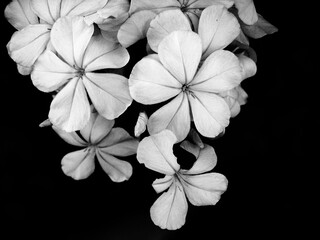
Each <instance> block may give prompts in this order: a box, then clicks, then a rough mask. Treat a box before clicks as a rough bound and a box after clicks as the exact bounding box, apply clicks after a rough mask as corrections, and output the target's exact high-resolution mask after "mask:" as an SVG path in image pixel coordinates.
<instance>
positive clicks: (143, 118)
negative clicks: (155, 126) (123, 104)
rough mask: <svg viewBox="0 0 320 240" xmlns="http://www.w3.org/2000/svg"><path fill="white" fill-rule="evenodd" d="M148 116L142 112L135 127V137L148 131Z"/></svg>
mask: <svg viewBox="0 0 320 240" xmlns="http://www.w3.org/2000/svg"><path fill="white" fill-rule="evenodd" d="M148 119H149V118H148V116H147V114H146V113H145V112H140V113H139V116H138V120H137V122H136V125H135V126H134V136H135V137H139V136H140V135H141V134H142V133H144V132H145V131H146V129H147V123H148Z"/></svg>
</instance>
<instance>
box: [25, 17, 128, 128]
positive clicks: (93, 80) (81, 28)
mask: <svg viewBox="0 0 320 240" xmlns="http://www.w3.org/2000/svg"><path fill="white" fill-rule="evenodd" d="M93 32H94V26H93V25H90V26H88V25H87V24H86V23H85V21H84V19H83V18H82V17H77V16H74V17H63V18H60V19H58V20H57V21H56V23H55V24H54V26H53V27H52V30H51V36H50V38H51V43H52V46H53V48H54V51H53V50H46V51H45V52H44V53H43V54H42V55H41V56H40V57H39V58H38V60H37V62H36V63H35V64H34V69H33V72H32V74H31V79H32V82H33V84H34V85H35V86H36V87H37V88H38V89H39V90H41V91H44V92H52V91H59V92H58V94H57V95H56V96H55V98H54V99H53V101H52V103H51V106H50V112H49V119H50V121H51V122H52V124H53V125H55V126H57V127H59V128H61V129H63V130H65V131H67V132H71V131H76V130H80V129H82V128H83V127H84V126H85V125H86V124H87V122H88V121H89V118H90V104H89V99H88V97H87V94H88V96H89V98H90V101H91V102H92V104H93V106H94V108H95V109H96V110H97V111H98V113H99V114H100V115H102V116H103V117H105V118H107V119H110V120H111V119H114V118H117V117H118V116H120V115H121V114H122V113H123V112H124V111H125V110H126V109H127V108H128V106H130V104H131V102H132V98H131V97H130V94H129V89H128V80H127V79H126V78H125V77H123V76H121V75H118V74H112V73H97V72H96V71H97V70H101V69H108V68H121V67H123V66H125V65H126V64H127V62H128V61H129V54H128V52H127V50H126V49H125V48H123V47H121V46H120V45H119V44H117V43H113V42H109V41H107V40H105V39H104V38H103V37H102V36H101V35H94V36H93Z"/></svg>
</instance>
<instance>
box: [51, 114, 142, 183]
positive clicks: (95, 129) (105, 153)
mask: <svg viewBox="0 0 320 240" xmlns="http://www.w3.org/2000/svg"><path fill="white" fill-rule="evenodd" d="M113 125H114V120H107V119H105V118H103V117H101V116H100V115H99V114H98V113H96V112H95V113H92V114H91V117H90V121H89V122H88V124H87V125H86V126H85V128H83V129H82V130H80V134H81V136H82V138H81V137H80V136H79V135H78V134H77V133H76V132H70V133H68V132H65V131H63V130H61V129H60V128H57V127H56V126H53V129H54V130H55V131H56V133H57V134H58V135H59V136H60V137H61V138H62V139H63V140H64V141H66V142H67V143H69V144H71V145H74V146H78V147H85V148H84V149H81V150H78V151H75V152H71V153H69V154H67V155H65V156H64V157H63V159H62V161H61V164H62V170H63V172H64V173H65V174H66V175H67V176H70V177H72V178H74V179H76V180H79V179H85V178H87V177H89V176H90V175H91V174H92V172H93V171H94V168H95V164H94V159H95V157H96V158H97V159H98V162H99V163H100V165H101V167H102V169H103V170H104V171H105V172H106V173H107V174H108V176H109V177H110V178H111V180H112V181H114V182H122V181H125V180H128V179H129V178H130V176H131V175H132V166H131V165H130V163H128V162H126V161H122V160H119V159H118V158H116V157H126V156H129V155H133V154H135V153H136V151H137V147H138V141H137V140H135V139H134V138H133V137H131V136H130V135H129V134H128V133H127V132H126V131H125V130H124V129H122V128H112V127H113Z"/></svg>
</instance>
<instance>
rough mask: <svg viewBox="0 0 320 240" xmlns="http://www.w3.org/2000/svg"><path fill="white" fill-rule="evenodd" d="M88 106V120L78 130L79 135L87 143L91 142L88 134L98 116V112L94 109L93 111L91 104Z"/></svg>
mask: <svg viewBox="0 0 320 240" xmlns="http://www.w3.org/2000/svg"><path fill="white" fill-rule="evenodd" d="M90 107H91V110H90V112H91V113H90V118H89V121H88V122H87V124H86V126H85V127H84V128H81V129H80V131H79V132H80V134H81V136H82V137H83V138H84V140H85V141H86V142H88V143H89V144H90V143H91V140H90V136H91V132H92V128H93V125H94V123H95V121H96V119H97V117H98V116H99V114H98V113H97V112H96V111H93V109H94V108H93V106H90Z"/></svg>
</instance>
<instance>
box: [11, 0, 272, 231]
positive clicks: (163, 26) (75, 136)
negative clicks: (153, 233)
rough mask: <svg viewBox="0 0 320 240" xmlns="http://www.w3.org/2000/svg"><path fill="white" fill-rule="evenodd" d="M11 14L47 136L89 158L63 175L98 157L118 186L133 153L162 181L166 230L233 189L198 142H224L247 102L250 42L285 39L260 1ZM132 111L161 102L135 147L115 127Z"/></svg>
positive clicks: (61, 0)
mask: <svg viewBox="0 0 320 240" xmlns="http://www.w3.org/2000/svg"><path fill="white" fill-rule="evenodd" d="M5 16H6V18H7V19H8V21H9V23H10V24H11V25H12V26H13V27H14V28H15V29H16V31H15V32H14V34H13V35H12V37H11V39H10V41H9V43H8V44H7V49H8V53H9V55H10V57H11V58H12V59H13V60H14V61H15V62H16V64H17V68H18V71H19V72H20V73H21V74H23V75H29V74H30V77H31V80H32V84H33V85H34V86H35V87H36V88H37V89H39V90H40V91H43V92H47V93H50V94H52V96H53V100H52V102H51V105H50V109H49V112H48V120H46V121H45V122H43V123H42V124H40V126H48V125H52V128H53V130H54V131H55V132H56V133H57V134H58V135H59V136H60V137H61V138H62V139H63V140H64V141H65V142H67V143H69V144H71V145H74V146H77V147H81V148H83V149H81V150H77V151H74V152H72V153H69V154H67V155H65V156H64V157H63V159H62V163H61V164H62V170H63V172H64V173H65V174H66V175H67V176H70V177H72V178H74V179H76V180H79V179H85V178H87V177H88V176H90V174H92V172H93V171H94V169H95V159H97V161H98V162H99V164H100V166H101V167H102V169H103V170H104V171H105V172H106V174H107V175H108V176H109V177H110V179H111V180H112V181H114V182H122V181H125V180H128V179H129V178H130V177H131V175H132V172H133V168H132V166H131V164H130V163H129V162H127V161H124V160H120V159H118V157H120V158H121V157H126V156H130V155H134V154H137V155H136V157H137V160H138V161H139V162H140V163H143V164H144V165H145V166H146V167H147V168H149V169H151V170H153V171H156V172H159V173H162V174H164V175H165V176H164V178H161V179H157V180H155V181H154V183H153V184H152V186H153V188H154V189H155V191H156V192H157V193H160V192H163V191H165V190H167V189H168V190H167V191H166V192H164V193H163V194H162V195H161V196H160V197H159V198H158V199H157V200H156V201H155V203H154V204H153V205H152V207H151V210H150V214H151V219H152V221H153V222H154V223H155V224H156V225H158V226H159V227H161V228H165V229H170V230H174V229H178V228H180V227H181V226H183V225H184V223H185V219H186V214H187V209H188V202H187V200H188V201H189V202H190V203H191V204H193V205H195V206H202V205H214V204H216V203H217V202H218V200H219V198H220V195H221V194H222V193H223V192H224V191H225V190H226V188H227V179H226V177H225V176H223V175H222V174H219V173H215V172H210V171H211V170H212V169H213V168H214V166H215V165H216V163H217V156H216V154H215V151H214V149H213V147H212V146H210V145H208V144H206V143H203V141H202V139H201V136H203V137H206V139H208V138H215V137H216V136H218V135H220V134H221V133H223V132H224V131H225V129H226V127H227V126H228V125H229V123H230V118H232V117H235V116H237V115H238V114H239V112H240V106H241V105H243V104H245V103H246V99H247V93H246V92H245V91H244V89H243V88H242V87H241V82H242V81H243V80H244V79H246V78H249V77H252V76H253V75H255V73H256V71H257V67H256V63H255V62H256V54H255V52H254V50H253V49H252V48H251V47H250V45H249V44H250V43H249V39H250V38H260V37H263V36H264V35H266V34H271V33H274V32H275V31H277V29H276V28H275V27H274V26H272V25H271V24H270V23H268V22H267V21H266V20H265V19H264V18H263V17H262V16H261V15H259V14H258V13H257V12H256V9H255V5H254V3H253V1H252V0H131V1H129V0H72V1H71V0H56V1H48V0H12V2H11V3H10V4H8V6H7V7H6V9H5ZM141 39H146V42H147V44H146V51H145V52H141V60H139V61H138V62H136V63H134V67H133V68H132V69H130V70H129V71H130V72H124V71H125V70H124V67H125V66H127V63H128V62H129V61H130V54H129V52H128V51H127V48H128V47H129V46H132V48H134V46H135V44H137V42H141V41H140V40H141ZM115 70H116V71H115ZM126 70H127V69H126ZM125 76H129V78H127V77H125ZM133 101H136V102H137V103H139V104H141V106H144V105H154V104H162V106H161V107H160V108H159V109H157V110H156V111H154V112H152V113H151V114H150V116H148V115H149V113H148V114H147V113H146V112H141V113H140V114H139V117H138V120H137V123H136V126H135V129H134V135H135V136H134V137H132V136H130V134H129V133H128V132H127V131H126V130H124V129H123V128H119V127H113V126H114V124H115V121H116V119H117V118H118V117H119V116H120V115H121V114H123V113H124V112H125V111H126V110H127V108H128V107H130V105H131V104H132V102H133ZM132 130H133V129H132ZM146 130H147V132H148V135H147V136H145V137H144V138H143V137H141V136H143V135H142V134H143V133H144V132H145V131H146ZM174 144H180V146H181V147H182V148H183V149H184V150H185V151H187V152H189V153H191V154H193V155H194V157H195V159H196V160H195V162H194V164H193V166H192V167H191V168H190V169H181V168H180V165H179V164H178V162H177V158H176V156H175V155H174V154H173V150H172V149H173V146H174Z"/></svg>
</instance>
